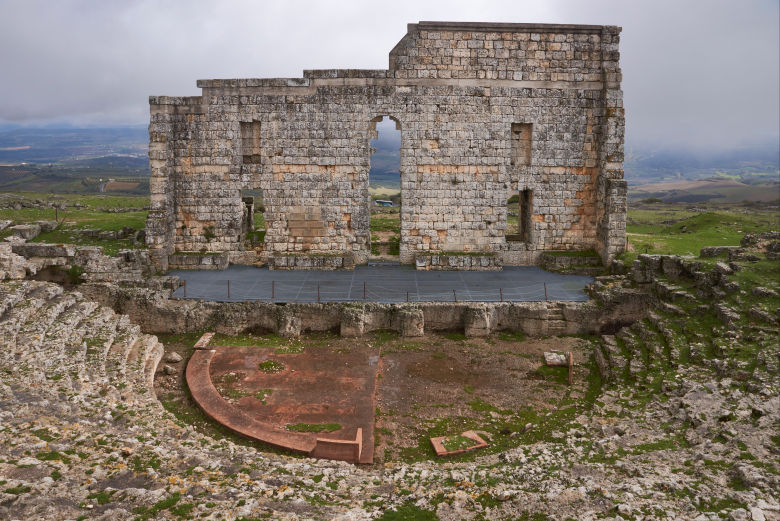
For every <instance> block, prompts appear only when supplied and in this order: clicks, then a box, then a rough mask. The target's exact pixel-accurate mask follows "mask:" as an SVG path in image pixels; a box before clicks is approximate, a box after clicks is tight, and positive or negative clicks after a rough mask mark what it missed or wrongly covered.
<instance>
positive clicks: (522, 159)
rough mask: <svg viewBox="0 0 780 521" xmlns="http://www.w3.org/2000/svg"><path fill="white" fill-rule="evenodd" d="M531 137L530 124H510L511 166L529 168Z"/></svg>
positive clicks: (531, 129)
mask: <svg viewBox="0 0 780 521" xmlns="http://www.w3.org/2000/svg"><path fill="white" fill-rule="evenodd" d="M532 136H533V128H532V126H531V123H512V165H513V166H529V165H530V164H531V141H532Z"/></svg>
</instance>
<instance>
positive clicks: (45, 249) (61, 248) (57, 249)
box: [13, 242, 76, 258]
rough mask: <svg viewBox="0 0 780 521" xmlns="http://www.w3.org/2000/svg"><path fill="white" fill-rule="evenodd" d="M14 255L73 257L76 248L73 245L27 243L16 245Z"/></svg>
mask: <svg viewBox="0 0 780 521" xmlns="http://www.w3.org/2000/svg"><path fill="white" fill-rule="evenodd" d="M13 251H14V253H16V254H18V255H21V256H23V257H27V258H30V257H73V256H75V255H76V247H75V246H73V245H72V244H46V243H43V242H27V243H23V244H14V246H13Z"/></svg>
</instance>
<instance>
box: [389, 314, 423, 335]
mask: <svg viewBox="0 0 780 521" xmlns="http://www.w3.org/2000/svg"><path fill="white" fill-rule="evenodd" d="M396 322H397V324H398V325H397V328H396V330H397V331H398V333H399V334H400V335H401V336H403V337H416V336H424V335H425V315H424V314H423V312H422V309H419V308H412V307H403V308H399V309H398V310H397V313H396Z"/></svg>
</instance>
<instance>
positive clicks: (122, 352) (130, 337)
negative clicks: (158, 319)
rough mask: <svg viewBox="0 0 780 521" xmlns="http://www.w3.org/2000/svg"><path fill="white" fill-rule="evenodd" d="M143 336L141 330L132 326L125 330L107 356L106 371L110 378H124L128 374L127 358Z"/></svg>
mask: <svg viewBox="0 0 780 521" xmlns="http://www.w3.org/2000/svg"><path fill="white" fill-rule="evenodd" d="M140 336H141V328H140V327H139V326H137V325H134V324H130V325H127V326H125V327H124V328H123V330H122V332H121V333H120V335H118V336H117V338H116V340H115V341H114V344H113V345H112V346H111V348H110V349H109V350H108V354H107V355H106V371H107V372H108V373H109V377H110V378H112V379H113V378H123V377H124V375H125V374H126V373H127V367H126V365H125V364H126V363H127V356H128V353H129V351H130V349H131V347H132V345H133V344H134V343H135V342H137V341H138V338H139V337H140Z"/></svg>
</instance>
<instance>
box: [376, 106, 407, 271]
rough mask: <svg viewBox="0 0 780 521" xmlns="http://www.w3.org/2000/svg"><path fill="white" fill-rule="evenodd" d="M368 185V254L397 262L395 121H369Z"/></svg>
mask: <svg viewBox="0 0 780 521" xmlns="http://www.w3.org/2000/svg"><path fill="white" fill-rule="evenodd" d="M369 128H370V131H371V132H370V133H369V134H370V136H371V141H370V143H369V146H370V149H371V168H370V170H369V173H368V186H369V188H368V189H369V201H368V204H369V208H368V213H369V233H370V245H369V248H370V253H371V256H373V257H375V258H390V259H397V256H398V255H399V251H400V241H401V126H400V124H399V123H398V121H396V120H395V119H393V118H391V117H388V116H379V117H377V118H374V119H373V120H371V124H370V127H369Z"/></svg>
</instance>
